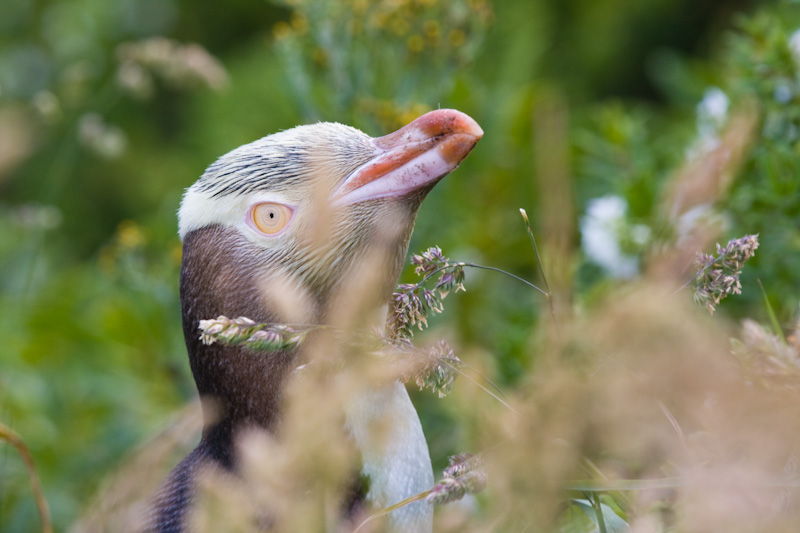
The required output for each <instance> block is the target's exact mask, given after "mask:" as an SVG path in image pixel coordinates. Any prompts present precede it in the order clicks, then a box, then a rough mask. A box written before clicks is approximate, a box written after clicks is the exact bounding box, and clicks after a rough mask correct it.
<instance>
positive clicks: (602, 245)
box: [581, 195, 650, 279]
mask: <svg viewBox="0 0 800 533" xmlns="http://www.w3.org/2000/svg"><path fill="white" fill-rule="evenodd" d="M627 211H628V204H627V203H626V202H625V200H624V199H623V198H621V197H619V196H615V195H608V196H603V197H601V198H594V199H592V200H590V201H589V204H588V206H587V207H586V215H585V216H584V217H583V218H581V236H582V238H581V246H582V247H583V251H584V253H585V254H586V256H587V257H588V258H589V260H590V261H592V262H593V263H596V264H597V265H599V266H600V267H602V268H603V269H604V270H605V271H606V272H608V274H609V275H610V276H612V277H615V278H622V279H624V278H631V277H633V276H635V275H636V274H638V272H639V259H638V257H637V256H636V255H634V254H628V253H625V252H624V251H623V246H622V243H623V241H624V239H627V240H629V241H630V242H632V243H633V244H635V245H637V246H639V247H642V246H644V245H645V244H646V243H647V241H649V239H650V228H648V227H647V226H645V225H643V224H635V225H630V224H629V223H628V222H627V220H626V217H625V215H626V213H627Z"/></svg>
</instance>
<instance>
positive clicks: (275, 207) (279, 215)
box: [247, 202, 294, 236]
mask: <svg viewBox="0 0 800 533" xmlns="http://www.w3.org/2000/svg"><path fill="white" fill-rule="evenodd" d="M293 215H294V210H293V209H292V208H291V207H289V206H286V205H283V204H277V203H274V202H263V203H260V204H255V205H253V206H251V207H250V210H249V211H248V213H247V225H248V226H250V227H251V228H253V229H254V230H256V231H258V232H259V233H262V234H264V235H268V236H274V235H277V234H279V233H281V232H282V231H283V230H284V229H285V228H286V226H288V225H289V221H290V220H292V216H293Z"/></svg>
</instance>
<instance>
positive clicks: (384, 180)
mask: <svg viewBox="0 0 800 533" xmlns="http://www.w3.org/2000/svg"><path fill="white" fill-rule="evenodd" d="M481 137H483V130H482V129H481V127H480V126H479V125H478V123H477V122H475V121H474V120H473V119H472V118H470V117H469V116H467V115H465V114H464V113H462V112H460V111H456V110H454V109H438V110H436V111H431V112H429V113H426V114H424V115H422V116H421V117H419V118H417V119H415V120H414V121H413V122H411V123H410V124H408V125H406V126H403V127H402V128H400V129H399V130H397V131H396V132H394V133H390V134H389V135H385V136H383V137H378V138H377V139H373V140H372V144H373V146H374V147H375V157H373V158H372V159H371V160H370V161H369V162H367V163H366V164H364V165H362V166H361V167H359V168H357V169H356V170H355V171H353V172H352V173H351V174H350V175H349V176H347V178H345V180H344V181H343V182H342V184H341V185H340V186H339V187H338V188H337V190H336V191H335V192H334V197H335V200H334V202H335V204H337V205H342V206H343V205H350V204H354V203H357V202H363V201H365V200H373V199H376V198H400V197H402V196H405V195H406V194H409V193H411V192H414V191H416V190H418V189H421V188H423V187H425V186H428V185H433V184H435V183H436V182H438V181H439V180H440V179H442V178H443V177H444V176H446V175H447V174H448V173H450V172H452V171H453V170H454V169H455V168H456V167H457V166H458V165H459V164H460V163H461V161H462V160H463V159H464V158H465V157H466V156H467V154H468V153H469V152H470V150H472V148H473V147H474V146H475V144H476V143H477V142H478V141H479V140H480V139H481Z"/></svg>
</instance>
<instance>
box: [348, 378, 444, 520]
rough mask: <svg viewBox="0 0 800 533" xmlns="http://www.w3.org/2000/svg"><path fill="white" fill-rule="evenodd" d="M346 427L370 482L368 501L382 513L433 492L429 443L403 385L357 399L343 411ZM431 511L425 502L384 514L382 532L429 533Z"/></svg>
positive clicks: (395, 383)
mask: <svg viewBox="0 0 800 533" xmlns="http://www.w3.org/2000/svg"><path fill="white" fill-rule="evenodd" d="M346 421H347V427H348V429H349V430H350V432H351V434H352V435H353V438H354V440H355V442H356V446H357V447H358V449H359V450H360V451H361V458H362V461H363V464H364V468H363V470H362V473H363V474H364V475H366V476H368V477H369V480H370V485H369V492H368V494H367V500H369V501H370V503H372V504H373V505H375V507H376V508H378V509H382V508H385V507H387V506H389V505H392V504H395V503H397V502H399V501H401V500H404V499H406V498H408V497H410V496H414V495H415V494H419V493H420V492H423V491H425V490H428V489H430V488H431V487H432V486H433V468H432V467H431V458H430V454H429V452H428V443H427V442H426V440H425V435H424V434H423V433H422V425H421V424H420V422H419V416H418V415H417V411H416V409H414V405H413V404H412V403H411V399H410V398H409V397H408V392H407V391H406V388H405V386H404V385H403V384H402V383H399V382H394V383H391V384H389V385H386V386H384V387H382V388H379V389H372V390H368V391H366V392H363V393H360V394H359V395H358V396H357V398H356V399H355V400H354V401H353V402H352V403H351V404H350V405H348V406H347V409H346ZM432 522H433V506H432V505H431V504H429V503H428V502H426V501H419V502H415V503H412V504H409V505H406V506H404V507H402V508H400V509H398V510H396V511H393V512H392V513H391V514H389V517H388V523H387V526H388V527H387V531H391V532H393V533H397V532H401V531H402V532H420V533H426V532H430V531H432V527H433V525H432Z"/></svg>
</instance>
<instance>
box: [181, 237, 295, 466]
mask: <svg viewBox="0 0 800 533" xmlns="http://www.w3.org/2000/svg"><path fill="white" fill-rule="evenodd" d="M257 254H258V251H257V250H254V249H253V247H252V246H251V245H250V244H249V243H248V242H247V241H245V239H244V238H243V237H242V236H241V235H240V234H239V232H237V231H236V230H233V229H226V228H222V227H220V226H209V227H205V228H201V229H198V230H195V231H192V232H191V233H189V234H188V235H186V236H185V238H184V243H183V261H182V265H181V284H180V296H181V308H182V313H183V333H184V337H185V340H186V348H187V350H188V352H189V364H190V366H191V369H192V374H193V375H194V379H195V382H196V384H197V390H198V392H199V393H200V396H201V399H202V400H203V402H204V406H203V409H204V416H205V424H206V428H205V430H204V432H203V441H206V442H205V444H206V445H211V447H212V448H214V449H217V450H218V451H220V453H221V454H222V456H221V457H219V458H218V459H220V460H221V461H222V462H223V464H226V463H228V464H229V462H230V452H231V449H232V439H233V436H234V433H235V432H236V431H237V430H238V429H241V428H242V427H247V426H257V427H261V428H264V429H267V430H273V429H274V426H275V424H276V422H277V415H278V410H279V406H280V400H281V390H282V388H283V384H284V381H285V379H286V376H287V375H288V373H289V372H290V371H291V369H292V366H293V362H294V361H295V359H296V357H297V354H296V353H295V351H276V352H252V351H249V350H247V349H245V348H243V347H241V346H226V345H223V344H221V343H214V344H211V345H206V344H203V343H202V342H201V341H200V331H199V329H198V324H199V322H200V320H205V319H210V318H216V317H218V316H219V315H225V316H227V317H229V318H235V317H240V316H244V317H248V318H250V319H252V320H255V321H257V322H277V321H278V318H277V316H275V315H274V314H272V313H271V312H270V311H269V309H268V308H267V306H266V305H264V303H263V298H262V294H261V292H262V291H261V289H260V287H259V286H258V285H259V280H260V279H261V278H260V273H261V270H260V269H259V268H258V266H259V265H263V262H264V258H263V257H258V255H257ZM223 450H224V451H223Z"/></svg>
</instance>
